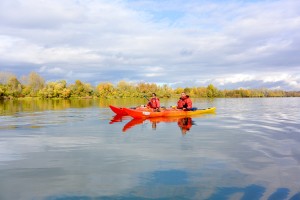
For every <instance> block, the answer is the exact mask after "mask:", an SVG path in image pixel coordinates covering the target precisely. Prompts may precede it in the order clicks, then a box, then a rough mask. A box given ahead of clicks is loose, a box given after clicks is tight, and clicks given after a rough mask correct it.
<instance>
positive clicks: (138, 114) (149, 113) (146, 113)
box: [123, 107, 216, 118]
mask: <svg viewBox="0 0 300 200" xmlns="http://www.w3.org/2000/svg"><path fill="white" fill-rule="evenodd" d="M123 110H124V111H125V112H126V113H127V114H128V115H130V116H131V117H133V118H149V117H187V116H191V115H197V114H205V113H214V112H215V111H216V108H215V107H212V108H206V109H197V110H193V111H184V110H181V109H173V108H170V109H161V111H160V112H154V111H153V110H152V109H143V110H134V109H129V108H123Z"/></svg>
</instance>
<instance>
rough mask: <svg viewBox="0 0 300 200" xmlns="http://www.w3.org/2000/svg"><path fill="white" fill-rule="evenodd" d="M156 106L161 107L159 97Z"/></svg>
mask: <svg viewBox="0 0 300 200" xmlns="http://www.w3.org/2000/svg"><path fill="white" fill-rule="evenodd" d="M156 107H157V108H159V107H160V102H159V98H157V99H156Z"/></svg>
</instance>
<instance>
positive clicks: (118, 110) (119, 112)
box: [109, 105, 128, 115]
mask: <svg viewBox="0 0 300 200" xmlns="http://www.w3.org/2000/svg"><path fill="white" fill-rule="evenodd" d="M109 107H110V109H111V110H112V111H113V112H114V113H116V114H117V115H128V114H127V112H126V111H125V110H124V109H123V108H120V107H115V106H112V105H110V106H109Z"/></svg>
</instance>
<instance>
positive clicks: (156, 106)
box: [147, 93, 160, 111]
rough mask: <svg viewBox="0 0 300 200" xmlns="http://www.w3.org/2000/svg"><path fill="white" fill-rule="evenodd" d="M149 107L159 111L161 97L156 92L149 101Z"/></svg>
mask: <svg viewBox="0 0 300 200" xmlns="http://www.w3.org/2000/svg"><path fill="white" fill-rule="evenodd" d="M147 107H149V108H153V111H159V108H160V102H159V98H157V97H156V94H155V93H152V98H151V99H150V101H149V102H148V104H147Z"/></svg>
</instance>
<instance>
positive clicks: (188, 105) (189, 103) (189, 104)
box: [187, 98, 193, 109]
mask: <svg viewBox="0 0 300 200" xmlns="http://www.w3.org/2000/svg"><path fill="white" fill-rule="evenodd" d="M192 107H193V103H192V100H191V99H190V98H188V99H187V108H188V109H192Z"/></svg>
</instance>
